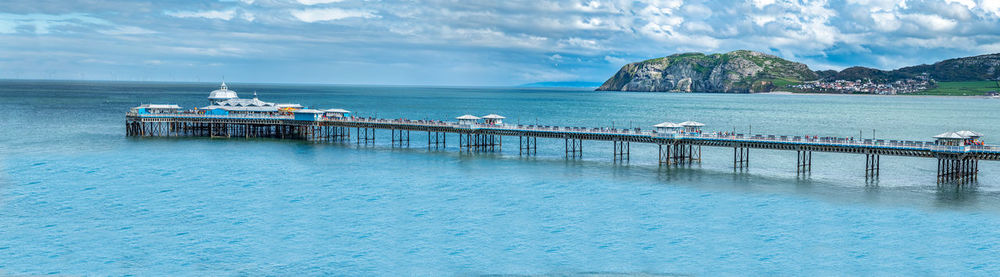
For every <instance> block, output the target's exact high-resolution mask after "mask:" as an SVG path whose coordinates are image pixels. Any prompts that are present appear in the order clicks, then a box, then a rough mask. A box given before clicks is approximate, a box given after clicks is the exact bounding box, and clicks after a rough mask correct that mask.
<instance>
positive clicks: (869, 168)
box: [865, 153, 881, 179]
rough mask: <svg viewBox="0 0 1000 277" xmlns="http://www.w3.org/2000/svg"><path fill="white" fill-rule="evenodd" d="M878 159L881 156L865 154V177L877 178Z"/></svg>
mask: <svg viewBox="0 0 1000 277" xmlns="http://www.w3.org/2000/svg"><path fill="white" fill-rule="evenodd" d="M879 160H881V157H880V156H879V155H878V154H873V153H867V154H865V179H878V175H879V171H880V170H879Z"/></svg>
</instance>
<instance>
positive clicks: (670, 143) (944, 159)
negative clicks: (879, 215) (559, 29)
mask: <svg viewBox="0 0 1000 277" xmlns="http://www.w3.org/2000/svg"><path fill="white" fill-rule="evenodd" d="M497 117H499V116H497ZM473 118H474V117H473ZM499 118H502V117H499ZM477 119H478V118H477ZM657 126H660V125H657ZM678 126H679V125H678ZM670 127H674V126H669V125H668V126H667V128H659V127H658V128H657V129H656V130H640V129H638V128H636V129H610V128H588V127H568V126H547V125H511V124H503V123H499V124H490V123H480V122H476V121H472V120H463V119H461V118H460V119H459V121H458V122H454V121H437V120H407V119H380V118H357V117H332V118H327V117H324V116H316V117H312V118H308V119H305V120H303V119H302V118H300V117H298V116H293V115H206V114H198V113H184V112H178V113H159V114H140V113H135V112H129V113H128V114H126V129H127V135H128V136H210V137H247V138H250V137H273V138H287V139H301V140H308V141H316V142H324V141H353V142H356V143H359V144H361V143H365V144H367V143H374V141H375V130H376V129H381V130H389V131H390V133H391V135H390V140H391V142H392V145H394V146H395V145H400V146H409V144H410V132H414V131H416V132H426V133H427V146H428V147H444V146H445V145H446V144H447V135H448V134H453V136H455V135H457V137H458V146H459V148H460V149H462V150H464V151H496V150H498V149H501V148H502V145H503V140H502V138H503V137H517V138H518V147H519V148H518V149H519V153H520V154H522V155H533V154H536V153H537V141H538V138H548V139H560V140H563V142H564V147H565V153H566V157H567V158H579V157H582V155H583V141H584V140H589V141H610V142H612V143H613V146H614V151H613V152H614V154H613V157H612V158H613V159H614V160H615V161H616V162H618V161H627V160H628V159H629V158H630V156H631V153H630V152H631V151H630V148H631V143H647V144H655V145H657V146H658V147H659V155H658V157H659V163H660V164H663V165H672V164H685V163H692V162H700V161H701V147H702V146H706V147H723V148H732V149H733V168H734V170H738V169H744V168H747V167H748V166H749V165H750V155H749V153H750V149H772V150H788V151H796V152H797V164H796V168H797V172H800V173H804V172H809V171H811V170H812V152H830V153H850V154H861V155H865V160H866V162H865V176H866V177H868V178H877V177H878V176H879V173H880V170H879V162H880V156H882V155H890V156H906V157H921V158H935V159H937V160H938V170H937V171H938V181H939V182H950V181H968V180H974V179H975V178H976V176H977V173H978V171H979V168H978V162H979V161H980V160H989V161H996V160H1000V146H992V145H962V144H961V143H959V144H958V145H948V143H943V142H942V141H941V140H939V141H935V142H927V141H909V140H872V139H853V138H838V137H815V136H786V135H744V134H738V133H731V132H703V131H702V130H700V126H697V125H696V126H695V128H686V130H676V131H674V128H670ZM678 128H679V127H678ZM352 131H353V132H352ZM352 133H353V136H352Z"/></svg>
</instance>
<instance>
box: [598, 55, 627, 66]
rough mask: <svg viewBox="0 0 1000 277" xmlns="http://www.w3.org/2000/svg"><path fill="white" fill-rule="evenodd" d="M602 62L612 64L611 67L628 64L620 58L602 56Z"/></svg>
mask: <svg viewBox="0 0 1000 277" xmlns="http://www.w3.org/2000/svg"><path fill="white" fill-rule="evenodd" d="M604 60H605V61H607V62H608V63H610V64H612V65H623V64H625V63H627V62H628V61H626V60H625V59H622V58H619V57H612V56H604Z"/></svg>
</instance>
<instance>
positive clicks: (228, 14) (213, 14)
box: [166, 10, 236, 20]
mask: <svg viewBox="0 0 1000 277" xmlns="http://www.w3.org/2000/svg"><path fill="white" fill-rule="evenodd" d="M166 14H167V15H169V16H173V17H180V18H206V19H220V20H230V19H233V17H235V16H236V10H223V11H168V12H166Z"/></svg>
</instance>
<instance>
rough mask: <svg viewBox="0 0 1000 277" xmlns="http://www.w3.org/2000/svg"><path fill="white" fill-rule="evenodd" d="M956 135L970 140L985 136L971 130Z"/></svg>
mask: <svg viewBox="0 0 1000 277" xmlns="http://www.w3.org/2000/svg"><path fill="white" fill-rule="evenodd" d="M955 133H956V134H959V135H961V136H965V137H969V138H978V137H982V136H983V134H980V133H979V132H974V131H969V130H962V131H958V132H955Z"/></svg>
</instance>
